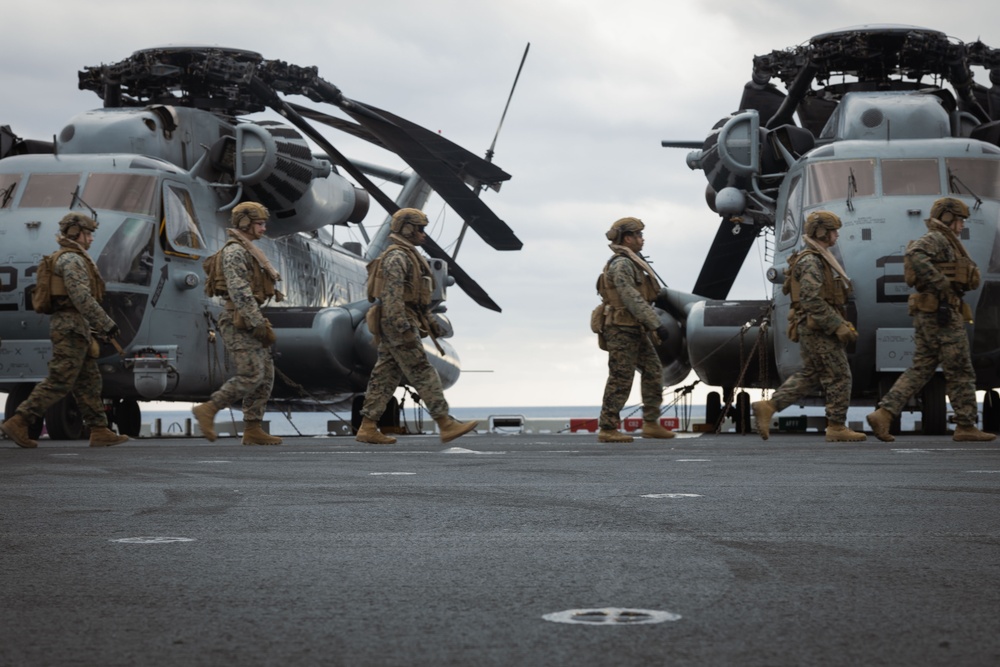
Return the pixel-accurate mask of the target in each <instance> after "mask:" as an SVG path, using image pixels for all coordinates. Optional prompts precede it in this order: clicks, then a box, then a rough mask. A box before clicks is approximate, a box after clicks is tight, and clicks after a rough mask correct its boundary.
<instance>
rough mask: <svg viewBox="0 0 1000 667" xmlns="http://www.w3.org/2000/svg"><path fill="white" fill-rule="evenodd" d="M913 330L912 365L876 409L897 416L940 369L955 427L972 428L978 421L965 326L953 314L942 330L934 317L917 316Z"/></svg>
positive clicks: (931, 315) (926, 315) (972, 371)
mask: <svg viewBox="0 0 1000 667" xmlns="http://www.w3.org/2000/svg"><path fill="white" fill-rule="evenodd" d="M913 326H914V329H915V337H916V349H915V351H914V353H913V365H911V366H910V367H909V368H908V369H906V371H905V372H904V373H903V374H902V375H901V376H899V379H898V380H896V382H895V384H893V385H892V389H890V390H889V392H888V393H887V394H886V395H885V396H883V397H882V400H881V401H880V402H879V407H880V408H885V409H886V410H888V411H889V412H891V413H892V414H893V415H894V416H895V415H898V414H899V413H900V412H901V411H902V409H903V406H904V405H906V402H907V401H908V400H910V398H911V397H912V396H913V395H914V394H916V393H917V392H918V391H920V390H921V389H923V388H924V385H926V384H927V383H928V382H929V381H930V379H931V377H932V376H933V375H934V369H935V368H937V366H938V365H940V366H941V370H942V371H944V380H945V387H946V391H947V392H948V399H949V400H950V401H951V409H952V410H953V411H954V412H955V423H956V424H958V425H960V426H974V425H975V424H976V421H977V420H978V417H979V406H978V404H977V403H976V372H975V371H974V370H973V368H972V358H971V356H970V353H969V338H968V336H966V334H965V325H964V324H963V323H962V321H961V320H959V318H958V316H957V315H956V314H954V313H952V318H951V323H950V324H948V325H946V326H940V325H939V324H938V323H937V314H936V313H918V314H917V315H915V316H914V318H913Z"/></svg>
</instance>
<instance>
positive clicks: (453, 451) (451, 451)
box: [441, 447, 507, 454]
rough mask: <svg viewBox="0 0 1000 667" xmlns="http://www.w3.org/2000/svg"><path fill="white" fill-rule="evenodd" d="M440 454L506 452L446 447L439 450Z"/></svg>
mask: <svg viewBox="0 0 1000 667" xmlns="http://www.w3.org/2000/svg"><path fill="white" fill-rule="evenodd" d="M441 453H442V454H506V453H507V452H477V451H476V450H474V449H466V448H465V447H449V448H448V449H443V450H441Z"/></svg>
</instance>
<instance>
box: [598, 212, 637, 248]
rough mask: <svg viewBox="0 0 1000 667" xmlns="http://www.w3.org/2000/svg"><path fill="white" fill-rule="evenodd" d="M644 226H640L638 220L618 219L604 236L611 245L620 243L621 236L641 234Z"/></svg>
mask: <svg viewBox="0 0 1000 667" xmlns="http://www.w3.org/2000/svg"><path fill="white" fill-rule="evenodd" d="M645 227H646V225H644V224H642V220H640V219H639V218H631V217H630V218H619V219H618V220H615V221H614V223H612V225H611V229H609V230H608V231H607V233H606V234H605V236H607V237H608V240H609V241H611V242H612V243H621V240H622V236H624V235H625V234H629V233H634V232H641V231H642V230H643V229H644V228H645Z"/></svg>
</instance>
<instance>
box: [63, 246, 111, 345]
mask: <svg viewBox="0 0 1000 667" xmlns="http://www.w3.org/2000/svg"><path fill="white" fill-rule="evenodd" d="M86 262H87V260H86V259H84V258H83V257H81V256H80V255H78V254H76V253H75V252H64V253H63V254H61V255H59V259H58V260H57V261H56V265H55V267H54V269H53V271H54V272H55V273H56V274H57V275H59V276H62V279H63V282H64V283H65V284H66V293H67V295H68V296H69V300H70V301H71V302H73V307H74V308H76V310H77V312H78V313H80V314H81V315H83V317H84V319H85V320H87V325H88V326H89V327H90V328H91V329H92V330H94V331H96V332H98V333H102V334H104V333H107V332H109V331H111V329H113V328H114V326H115V322H114V320H112V319H111V318H110V317H109V316H108V314H107V313H105V312H104V309H103V308H101V304H99V303H98V302H97V299H95V298H94V295H93V294H91V293H90V271H89V270H88V268H87V264H86Z"/></svg>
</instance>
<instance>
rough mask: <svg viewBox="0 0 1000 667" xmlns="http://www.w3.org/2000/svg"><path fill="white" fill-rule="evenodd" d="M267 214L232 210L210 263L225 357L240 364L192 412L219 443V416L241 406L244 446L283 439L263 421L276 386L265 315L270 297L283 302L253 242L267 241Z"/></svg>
mask: <svg viewBox="0 0 1000 667" xmlns="http://www.w3.org/2000/svg"><path fill="white" fill-rule="evenodd" d="M268 215H269V213H268V210H267V209H266V208H265V207H264V206H262V205H260V204H257V203H255V202H244V203H242V204H239V205H238V206H236V207H235V208H233V212H232V214H231V216H230V223H231V224H232V226H233V229H228V230H226V232H227V234H228V236H229V239H228V240H227V241H226V245H224V246H223V248H222V250H220V251H219V254H218V257H216V256H214V255H213V257H212V258H210V260H209V261H217V262H218V265H217V269H216V270H212V268H213V267H209V268H210V271H207V272H206V274H210V273H214V274H217V275H221V280H222V281H223V282H222V283H221V284H218V285H206V289H207V290H210V291H212V293H213V295H216V296H222V297H223V300H224V302H225V309H224V310H223V311H222V315H220V316H219V331H220V333H221V334H222V340H223V342H224V343H225V345H226V354H227V355H228V357H229V358H230V359H232V360H233V361H235V363H236V374H235V375H233V376H232V377H231V378H229V379H228V380H226V382H225V383H224V384H223V385H222V386H221V387H219V389H218V390H216V391H215V392H213V393H212V396H211V398H210V399H209V400H208V401H207V402H205V403H202V404H201V405H197V406H195V407H194V408H192V411H193V412H194V415H195V417H197V419H198V425H199V426H200V427H201V430H202V433H203V434H204V435H205V437H206V438H208V439H209V440H210V441H211V440H215V438H216V434H215V420H214V418H215V414H216V413H217V412H218V411H219V410H221V409H223V408H226V407H228V406H230V405H232V404H233V403H236V402H237V401H240V402H241V404H242V408H243V422H244V424H245V428H244V431H243V444H244V445H280V444H281V438H279V437H277V436H272V435H270V434H268V433H267V432H265V431H264V430H263V428H262V425H261V422H262V420H263V419H264V410H265V408H266V407H267V401H268V399H269V398H270V396H271V388H272V387H273V385H274V360H273V359H272V357H271V345H273V344H274V342H275V336H274V332H273V330H272V329H271V326H270V323H269V322H268V321H267V319H266V318H265V317H264V314H263V313H262V312H261V308H262V306H263V305H264V304H265V303H267V302H268V301H269V300H270V299H271V298H274V299H275V301H281V299H282V295H281V292H280V291H278V290H277V289H276V288H275V283H277V282H278V281H280V280H281V277H280V276H279V275H278V272H277V271H275V270H274V268H273V267H272V266H271V264H270V262H268V260H267V258H266V257H265V256H264V254H263V252H261V251H260V250H259V249H258V248H257V247H256V246H254V245H253V243H254V242H255V241H257V240H259V239H261V238H263V236H264V233H265V231H266V229H267V218H268Z"/></svg>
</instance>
